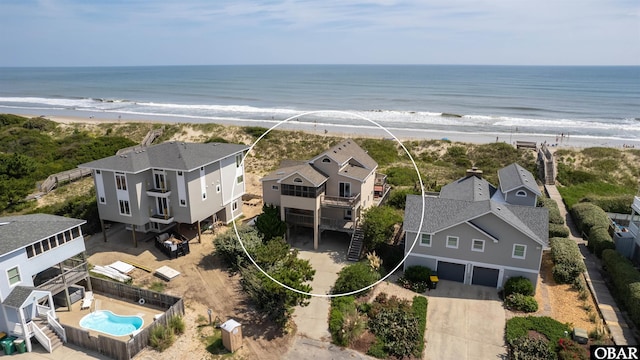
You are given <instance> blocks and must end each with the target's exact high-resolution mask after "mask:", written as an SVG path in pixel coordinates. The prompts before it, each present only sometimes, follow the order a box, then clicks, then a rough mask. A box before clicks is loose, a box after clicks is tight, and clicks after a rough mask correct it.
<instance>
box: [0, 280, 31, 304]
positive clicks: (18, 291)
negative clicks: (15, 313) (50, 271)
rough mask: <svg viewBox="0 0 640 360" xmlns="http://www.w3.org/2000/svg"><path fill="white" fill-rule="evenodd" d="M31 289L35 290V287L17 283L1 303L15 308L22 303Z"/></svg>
mask: <svg viewBox="0 0 640 360" xmlns="http://www.w3.org/2000/svg"><path fill="white" fill-rule="evenodd" d="M33 290H36V288H33V287H28V286H20V285H18V286H16V287H14V288H13V290H11V293H9V296H7V298H6V299H4V301H3V302H2V305H4V306H9V307H12V308H16V309H17V308H19V307H20V306H22V304H24V302H25V301H26V300H27V298H29V295H31V292H32V291H33Z"/></svg>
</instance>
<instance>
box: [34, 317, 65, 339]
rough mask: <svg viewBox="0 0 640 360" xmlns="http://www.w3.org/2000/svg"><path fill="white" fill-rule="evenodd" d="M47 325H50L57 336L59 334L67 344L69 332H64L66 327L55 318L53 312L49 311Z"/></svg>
mask: <svg viewBox="0 0 640 360" xmlns="http://www.w3.org/2000/svg"><path fill="white" fill-rule="evenodd" d="M47 323H49V325H50V326H51V328H52V329H53V332H55V333H56V334H58V336H60V338H61V339H62V342H65V343H66V342H67V332H66V331H65V330H64V327H62V325H60V323H59V322H58V320H56V318H55V316H53V310H49V311H47ZM36 327H37V326H36Z"/></svg>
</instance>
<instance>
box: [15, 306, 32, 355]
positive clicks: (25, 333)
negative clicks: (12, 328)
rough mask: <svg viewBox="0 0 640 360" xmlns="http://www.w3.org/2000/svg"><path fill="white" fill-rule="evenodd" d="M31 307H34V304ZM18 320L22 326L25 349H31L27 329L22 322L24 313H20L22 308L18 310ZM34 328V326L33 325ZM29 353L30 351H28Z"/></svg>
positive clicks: (25, 324)
mask: <svg viewBox="0 0 640 360" xmlns="http://www.w3.org/2000/svg"><path fill="white" fill-rule="evenodd" d="M33 306H36V304H34V305H33ZM18 320H20V325H22V336H23V338H24V341H25V343H26V345H27V349H30V348H31V336H29V335H30V334H29V329H27V323H26V322H25V321H24V312H23V311H22V308H18ZM34 326H35V325H34ZM29 351H31V350H29Z"/></svg>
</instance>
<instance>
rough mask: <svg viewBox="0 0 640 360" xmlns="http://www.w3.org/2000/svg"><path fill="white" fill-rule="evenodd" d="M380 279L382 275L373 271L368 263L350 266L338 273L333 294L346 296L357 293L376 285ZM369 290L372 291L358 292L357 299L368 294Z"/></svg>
mask: <svg viewBox="0 0 640 360" xmlns="http://www.w3.org/2000/svg"><path fill="white" fill-rule="evenodd" d="M379 279H380V274H379V273H378V272H377V271H375V270H373V269H372V268H371V266H369V264H368V263H366V262H358V263H355V264H352V265H348V266H345V267H344V268H343V269H342V270H340V272H339V273H338V279H337V280H336V283H335V285H334V286H333V293H334V294H344V293H350V292H352V291H357V290H360V289H362V288H364V287H367V286H369V285H371V284H373V283H375V282H376V281H378V280H379ZM369 290H370V289H367V290H364V291H360V292H358V293H357V294H356V297H360V296H363V295H365V294H367V293H368V292H369Z"/></svg>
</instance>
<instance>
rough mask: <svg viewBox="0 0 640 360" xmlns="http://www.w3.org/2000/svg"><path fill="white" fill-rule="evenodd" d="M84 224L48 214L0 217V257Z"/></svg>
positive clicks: (76, 220) (77, 220) (81, 221)
mask: <svg viewBox="0 0 640 360" xmlns="http://www.w3.org/2000/svg"><path fill="white" fill-rule="evenodd" d="M84 223H86V221H84V220H79V219H73V218H67V217H64V216H57V215H49V214H32V215H19V216H5V217H0V255H4V254H7V253H10V252H12V251H15V250H18V249H21V248H23V247H25V246H27V245H29V244H32V243H34V242H37V241H40V240H43V239H46V238H48V237H50V236H51V235H53V234H57V233H60V232H62V231H65V230H68V229H70V228H72V227H76V226H78V225H82V224H84Z"/></svg>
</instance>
